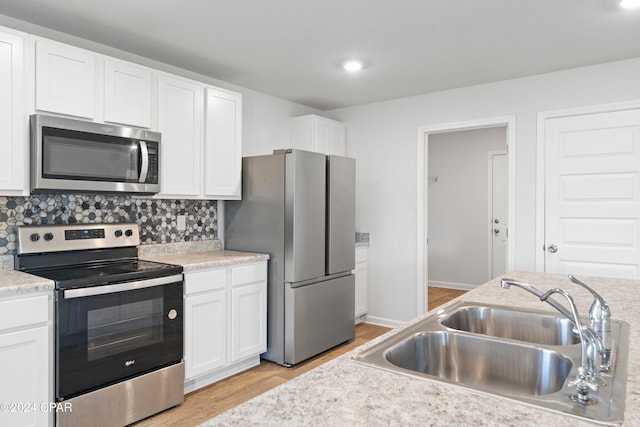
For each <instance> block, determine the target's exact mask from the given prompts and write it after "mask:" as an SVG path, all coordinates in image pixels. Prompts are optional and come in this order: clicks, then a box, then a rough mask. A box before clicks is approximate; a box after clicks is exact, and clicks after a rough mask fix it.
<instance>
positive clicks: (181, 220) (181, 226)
mask: <svg viewBox="0 0 640 427" xmlns="http://www.w3.org/2000/svg"><path fill="white" fill-rule="evenodd" d="M176 218H177V220H178V225H177V229H178V231H184V230H186V229H187V216H186V215H178V216H177V217H176Z"/></svg>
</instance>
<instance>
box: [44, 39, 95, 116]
mask: <svg viewBox="0 0 640 427" xmlns="http://www.w3.org/2000/svg"><path fill="white" fill-rule="evenodd" d="M95 61H96V55H95V54H93V53H91V52H89V51H86V50H82V49H78V48H75V47H72V46H67V45H63V44H58V43H53V42H48V41H45V40H38V41H37V42H36V109H37V110H41V111H51V112H54V113H60V114H68V115H72V116H78V117H86V118H89V119H93V118H94V116H95V90H96V79H95Z"/></svg>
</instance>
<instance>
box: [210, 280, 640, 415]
mask: <svg viewBox="0 0 640 427" xmlns="http://www.w3.org/2000/svg"><path fill="white" fill-rule="evenodd" d="M504 277H509V278H512V279H517V280H522V281H525V282H528V283H530V284H532V285H534V286H536V287H537V288H539V289H541V290H542V291H546V290H548V289H551V288H554V287H561V288H563V289H565V290H567V291H568V292H569V293H571V295H572V296H573V297H574V299H575V301H576V304H577V306H578V308H579V310H580V312H581V314H586V312H587V311H588V309H589V307H590V305H591V302H592V298H591V295H590V294H589V293H588V292H587V291H586V290H584V289H582V288H580V287H578V286H577V285H574V284H573V283H571V282H570V281H569V280H568V279H567V277H566V276H565V275H557V274H544V273H531V272H512V273H508V274H506V275H505V276H504ZM579 278H580V279H581V280H583V281H585V282H586V283H588V284H589V285H591V286H592V287H593V288H594V289H596V290H597V291H598V292H600V293H601V294H602V295H603V297H604V298H605V299H606V300H607V302H608V303H609V305H610V307H611V311H612V318H613V319H617V320H624V321H626V322H628V323H629V324H630V325H631V328H630V338H629V339H630V343H629V367H628V377H627V398H626V409H625V417H624V424H623V425H624V426H638V425H640V392H639V391H638V390H640V331H639V329H638V327H637V326H638V325H640V310H639V309H638V308H639V307H640V281H635V280H618V279H604V278H592V277H583V276H580V277H579ZM456 300H463V301H474V302H480V303H494V304H500V305H507V306H516V307H526V308H531V309H537V310H544V311H547V310H548V311H550V312H553V313H556V312H555V311H554V310H553V308H551V307H549V306H548V305H547V304H545V303H542V302H540V301H539V300H538V299H537V298H535V297H534V296H533V295H531V294H529V293H527V292H525V291H524V290H522V289H517V288H512V289H502V288H501V287H500V284H499V279H495V280H492V281H491V282H489V283H487V284H485V285H483V286H480V287H478V288H476V289H474V290H472V291H470V292H468V293H467V294H465V295H463V296H461V297H459V298H457V299H456ZM448 304H451V302H450V303H448ZM422 317H424V316H422ZM422 317H420V318H418V319H415V320H413V321H411V322H408V323H407V324H406V325H404V326H403V327H400V328H398V329H396V330H393V331H390V332H388V333H387V334H385V335H383V336H381V337H378V338H377V339H375V340H373V341H371V342H369V343H367V344H364V345H363V346H360V347H359V348H356V349H354V350H352V351H351V352H349V353H347V354H345V355H342V356H340V357H338V358H336V359H334V360H331V361H329V362H327V363H325V364H323V365H321V366H319V367H317V368H315V369H313V370H311V371H309V372H307V373H305V374H303V375H301V376H299V377H296V378H294V379H292V380H291V381H288V382H286V383H284V384H282V385H280V386H278V387H276V388H274V389H272V390H269V391H268V392H266V393H264V394H262V395H260V396H257V397H255V398H254V399H252V400H250V401H248V402H245V403H244V404H242V405H239V406H237V407H235V408H232V409H230V410H229V411H227V412H225V413H223V414H221V415H219V416H217V417H215V418H213V419H211V420H209V421H207V422H205V423H203V424H201V427H212V426H246V425H255V426H314V427H315V426H350V427H351V426H384V427H387V426H450V425H481V426H503V425H504V426H519V427H520V426H539V425H541V424H544V425H550V426H567V427H570V426H571V427H574V426H589V425H594V424H593V423H590V422H587V421H582V420H578V419H576V418H573V417H569V416H565V415H561V414H558V413H554V412H549V411H546V410H543V409H538V408H535V407H532V406H528V405H526V404H523V403H517V402H514V401H510V400H507V399H504V398H500V397H494V396H490V395H486V394H478V393H476V392H473V391H470V390H466V389H463V388H460V387H456V386H453V385H447V384H443V383H439V382H436V381H430V380H418V379H415V378H411V377H407V376H403V375H398V374H394V373H391V372H387V371H383V370H379V369H374V368H371V367H367V366H362V365H358V364H356V363H355V362H353V361H352V360H351V357H352V356H353V355H355V354H357V353H359V352H361V351H363V350H364V349H365V348H368V347H370V346H371V345H374V344H375V343H377V342H379V341H381V340H383V339H385V338H386V337H388V336H390V335H392V334H395V333H397V332H398V331H399V330H401V329H404V328H405V327H407V326H409V325H411V324H413V323H416V322H417V321H419V320H420V319H421V318H422Z"/></svg>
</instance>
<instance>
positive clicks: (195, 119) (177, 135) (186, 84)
mask: <svg viewBox="0 0 640 427" xmlns="http://www.w3.org/2000/svg"><path fill="white" fill-rule="evenodd" d="M202 116H203V88H202V86H201V85H199V84H198V83H197V82H194V81H191V80H187V79H181V78H178V77H175V76H171V75H168V74H162V75H160V76H159V77H158V127H159V130H160V133H161V134H162V142H161V146H160V167H161V176H160V186H161V192H160V194H159V196H162V197H167V196H172V197H173V196H175V197H183V196H187V197H193V198H198V197H199V196H200V195H201V181H202V174H201V169H200V166H201V163H202Z"/></svg>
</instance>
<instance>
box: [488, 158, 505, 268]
mask: <svg viewBox="0 0 640 427" xmlns="http://www.w3.org/2000/svg"><path fill="white" fill-rule="evenodd" d="M489 159H490V173H491V176H490V179H491V187H490V192H489V198H490V200H489V206H490V211H491V213H490V215H489V219H490V221H491V222H490V224H489V234H490V239H489V241H490V244H491V249H490V251H489V256H490V264H489V265H490V269H489V275H490V276H491V277H489V279H493V278H495V277H498V276H499V275H501V274H504V273H506V271H507V236H508V230H509V224H508V217H509V215H508V212H509V210H508V201H509V162H508V158H507V154H506V152H502V153H497V152H490V154H489Z"/></svg>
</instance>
